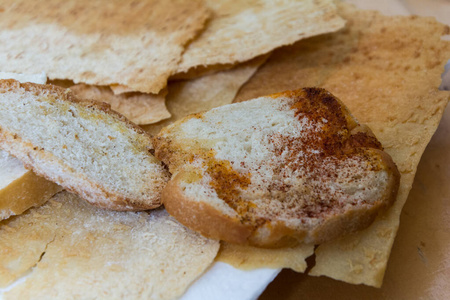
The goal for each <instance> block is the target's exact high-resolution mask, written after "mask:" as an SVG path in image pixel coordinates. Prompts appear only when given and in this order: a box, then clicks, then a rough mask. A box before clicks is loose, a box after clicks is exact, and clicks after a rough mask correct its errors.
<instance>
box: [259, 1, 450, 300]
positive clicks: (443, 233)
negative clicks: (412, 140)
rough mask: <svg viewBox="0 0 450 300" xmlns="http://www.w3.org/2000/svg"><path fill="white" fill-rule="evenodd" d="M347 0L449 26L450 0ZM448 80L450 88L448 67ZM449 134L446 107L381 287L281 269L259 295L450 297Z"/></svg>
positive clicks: (420, 169) (449, 117)
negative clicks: (430, 19)
mask: <svg viewBox="0 0 450 300" xmlns="http://www.w3.org/2000/svg"><path fill="white" fill-rule="evenodd" d="M347 2H352V3H354V4H356V5H357V6H358V7H360V8H367V9H377V10H380V11H381V12H382V13H383V14H386V15H396V14H402V15H406V14H416V15H423V16H435V17H436V19H438V20H439V21H440V22H442V23H446V24H449V25H450V0H395V1H394V0H377V1H372V0H348V1H347ZM449 59H450V57H449ZM444 80H446V82H447V83H446V86H447V87H448V89H450V70H449V71H448V72H447V73H446V75H445V77H444ZM449 137H450V107H447V109H446V110H445V112H444V117H443V119H442V121H441V123H440V125H439V128H438V130H437V131H436V133H435V135H434V136H433V138H432V140H431V142H430V144H429V145H428V147H427V149H426V150H425V153H424V155H423V156H422V159H421V162H420V164H419V167H418V170H417V174H416V178H415V181H414V184H413V188H412V190H411V192H410V195H409V198H408V201H407V202H406V204H405V207H404V209H403V212H402V215H401V219H400V228H399V231H398V235H397V237H396V239H395V243H394V246H393V249H392V253H391V257H390V259H389V262H388V267H387V270H386V274H385V277H384V283H383V286H382V287H381V288H380V289H376V288H372V287H368V286H364V285H351V284H347V283H343V282H340V281H336V280H333V279H330V278H326V277H311V276H307V275H304V274H300V273H295V272H293V271H290V270H283V271H282V272H281V273H280V274H279V275H278V277H277V278H276V279H275V280H274V281H273V282H272V283H271V284H270V285H269V286H268V287H267V289H266V290H265V292H264V293H263V294H262V295H261V297H260V299H261V300H266V299H450V222H449V221H450V151H449V150H450V138H449Z"/></svg>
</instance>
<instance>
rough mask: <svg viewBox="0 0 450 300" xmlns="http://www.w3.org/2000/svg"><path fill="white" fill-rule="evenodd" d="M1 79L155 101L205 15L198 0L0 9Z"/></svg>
mask: <svg viewBox="0 0 450 300" xmlns="http://www.w3.org/2000/svg"><path fill="white" fill-rule="evenodd" d="M0 7H1V10H0V65H1V71H4V72H16V73H29V74H32V73H40V72H42V71H44V72H46V73H47V75H48V77H49V78H50V79H71V80H73V81H74V82H75V83H80V82H83V83H87V84H92V85H110V84H123V85H126V86H128V87H130V88H132V89H133V90H134V91H140V92H146V93H154V94H157V93H159V91H160V90H162V89H163V88H164V87H165V86H166V84H167V78H168V77H169V75H170V74H172V73H173V72H174V71H175V70H176V69H177V65H178V62H179V60H180V58H181V54H182V52H183V50H184V46H185V44H186V43H187V42H188V41H189V40H191V39H192V38H194V36H195V35H196V34H197V32H198V31H199V30H201V29H202V27H203V25H204V22H205V21H206V19H207V18H208V16H209V12H208V11H207V9H206V8H205V7H204V6H203V4H202V2H201V1H200V0H189V1H187V0H170V1H157V0H146V1H132V0H125V1H108V0H82V1H80V0H69V1H63V2H61V1H59V0H49V1H45V2H36V1H31V0H19V1H16V0H1V1H0Z"/></svg>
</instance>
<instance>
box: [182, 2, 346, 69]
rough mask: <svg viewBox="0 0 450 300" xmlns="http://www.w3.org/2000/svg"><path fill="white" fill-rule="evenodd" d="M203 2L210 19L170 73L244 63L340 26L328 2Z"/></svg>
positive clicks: (341, 25) (342, 23) (334, 10)
mask: <svg viewBox="0 0 450 300" xmlns="http://www.w3.org/2000/svg"><path fill="white" fill-rule="evenodd" d="M205 3H206V5H207V6H208V8H210V10H211V11H212V12H213V17H212V18H211V20H210V22H209V23H208V25H207V27H206V29H205V30H204V31H203V32H202V34H201V35H200V36H199V37H197V38H196V39H195V40H194V41H193V42H191V43H190V44H189V46H188V47H187V49H186V51H185V52H184V54H183V58H182V61H181V62H180V64H179V66H178V69H177V71H176V72H174V73H183V72H188V71H189V70H190V69H191V68H195V67H199V68H202V67H204V66H211V65H217V64H234V63H237V62H243V61H247V60H249V59H251V58H254V57H256V56H258V55H261V54H266V53H269V52H270V51H272V50H273V49H276V48H278V47H280V46H283V45H290V44H292V43H294V42H296V41H298V40H300V39H303V38H306V37H310V36H314V35H318V34H323V33H327V32H332V31H336V30H338V29H340V28H342V27H343V26H344V21H343V20H342V19H341V18H340V17H339V16H338V15H337V14H336V8H335V6H334V4H333V1H332V0H306V1H296V0H277V1H270V0H239V1H227V0H220V1H217V0H205Z"/></svg>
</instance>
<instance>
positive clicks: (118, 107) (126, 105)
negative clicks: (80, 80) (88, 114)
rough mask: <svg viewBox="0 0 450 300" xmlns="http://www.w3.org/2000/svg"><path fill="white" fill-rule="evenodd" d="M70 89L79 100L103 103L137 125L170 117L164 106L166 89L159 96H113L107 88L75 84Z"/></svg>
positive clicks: (140, 94)
mask: <svg viewBox="0 0 450 300" xmlns="http://www.w3.org/2000/svg"><path fill="white" fill-rule="evenodd" d="M70 89H71V90H72V91H73V92H74V94H75V96H77V97H79V98H81V99H90V100H95V101H99V102H105V103H108V104H109V105H111V108H112V109H113V110H115V111H117V112H118V113H120V114H122V115H124V116H125V117H126V118H127V119H128V120H130V121H131V122H133V123H135V124H137V125H145V124H152V123H156V122H158V121H161V120H164V119H167V118H169V117H170V113H169V111H168V110H167V108H166V105H165V97H166V94H167V89H164V90H162V91H161V92H160V93H159V94H157V95H154V94H144V93H124V94H120V95H114V93H113V92H112V91H111V89H110V88H109V87H107V86H93V85H86V84H77V85H74V86H71V87H70Z"/></svg>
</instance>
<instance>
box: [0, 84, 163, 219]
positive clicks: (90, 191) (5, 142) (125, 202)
mask: <svg viewBox="0 0 450 300" xmlns="http://www.w3.org/2000/svg"><path fill="white" fill-rule="evenodd" d="M17 89H24V90H25V92H30V93H33V94H34V95H35V96H37V97H39V96H41V95H42V92H43V91H45V92H47V93H48V94H50V95H52V96H54V97H55V98H57V99H59V100H62V101H67V102H70V103H73V104H75V105H80V106H84V107H86V108H90V109H94V110H100V111H102V112H104V113H106V114H107V115H109V116H110V117H111V118H114V120H116V121H117V122H120V123H121V124H123V125H125V126H126V128H127V129H129V130H130V131H133V132H135V133H136V134H139V135H140V136H141V137H142V138H143V139H144V140H146V141H147V143H145V145H143V146H144V147H145V148H146V149H148V151H149V152H150V151H151V150H152V149H153V147H152V140H151V137H150V136H149V135H148V134H147V133H145V131H144V130H142V129H141V128H140V127H138V126H137V125H135V124H133V123H131V122H130V121H128V120H127V119H126V118H125V117H124V116H122V115H121V114H119V113H117V112H115V111H113V110H111V108H110V105H109V104H107V103H102V102H95V101H90V100H81V99H78V98H77V97H75V96H73V94H72V92H71V91H70V90H69V89H64V88H61V87H57V86H54V85H40V84H34V83H20V82H18V81H16V80H12V79H7V80H0V93H8V92H12V93H13V92H14V91H16V90H17ZM0 146H1V147H2V148H3V149H4V150H6V151H8V152H9V153H11V154H12V155H14V156H16V157H17V158H18V159H19V160H21V161H22V162H23V163H24V166H25V167H26V168H27V169H30V170H33V171H34V172H35V173H36V174H38V175H40V176H42V177H45V178H46V179H48V180H50V181H53V182H56V183H58V184H59V185H61V186H63V187H64V188H65V189H66V190H68V191H70V192H73V193H76V194H79V195H80V196H81V197H82V198H83V199H85V200H87V201H88V202H90V203H91V204H93V205H95V206H98V207H102V208H107V209H111V210H118V211H139V210H146V209H153V208H156V207H159V206H161V201H160V193H161V190H162V188H163V187H164V186H165V183H166V181H167V180H168V178H169V174H168V172H167V171H166V170H164V169H163V168H162V167H161V169H162V170H163V171H162V172H161V174H160V177H161V180H160V181H158V182H153V183H152V182H149V184H153V185H154V187H153V190H154V193H153V194H152V195H143V196H142V197H141V198H139V199H138V198H130V197H127V196H124V195H123V194H121V193H117V192H113V191H111V190H109V189H107V188H106V187H105V186H103V185H101V184H96V183H95V182H91V181H90V180H89V179H88V178H86V177H85V176H83V174H76V175H77V176H71V175H68V173H72V175H73V174H75V171H74V170H72V169H71V167H70V166H68V165H67V164H65V163H64V161H63V160H61V159H60V158H58V157H56V156H55V155H53V154H52V153H50V152H49V151H46V150H45V149H42V148H40V147H39V146H37V145H33V144H31V143H30V142H27V141H24V140H23V139H22V138H21V137H20V136H18V135H17V134H16V133H14V132H11V131H8V130H7V129H6V128H3V127H0ZM147 154H148V155H149V156H151V154H150V153H147ZM38 160H39V161H47V162H51V163H53V164H54V165H58V166H59V167H60V168H62V170H63V172H61V175H57V176H56V175H49V174H48V173H47V172H46V170H45V168H42V167H38V166H37V164H36V161H38Z"/></svg>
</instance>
